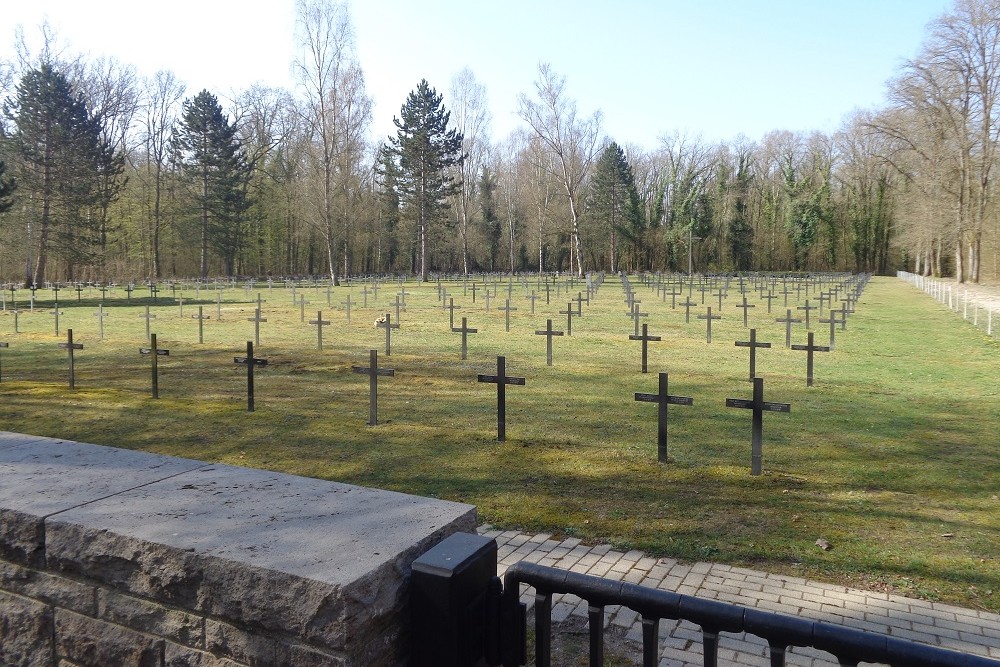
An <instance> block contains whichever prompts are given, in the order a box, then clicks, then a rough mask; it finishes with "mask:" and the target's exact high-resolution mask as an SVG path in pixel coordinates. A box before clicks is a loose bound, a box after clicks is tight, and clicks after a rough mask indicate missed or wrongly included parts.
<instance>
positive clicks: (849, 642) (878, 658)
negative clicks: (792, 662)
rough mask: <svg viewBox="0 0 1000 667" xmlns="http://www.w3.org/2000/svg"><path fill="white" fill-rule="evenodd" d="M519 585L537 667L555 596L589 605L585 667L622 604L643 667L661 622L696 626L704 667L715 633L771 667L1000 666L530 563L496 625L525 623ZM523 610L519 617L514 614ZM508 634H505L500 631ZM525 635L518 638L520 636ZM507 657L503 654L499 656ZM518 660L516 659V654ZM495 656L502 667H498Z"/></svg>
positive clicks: (650, 663)
mask: <svg viewBox="0 0 1000 667" xmlns="http://www.w3.org/2000/svg"><path fill="white" fill-rule="evenodd" d="M521 584H527V585H528V586H531V587H533V588H534V589H535V665H536V666H537V667H549V665H550V664H551V656H550V654H551V637H552V616H551V614H552V596H553V595H556V594H561V593H569V594H572V595H576V596H578V597H580V598H581V599H583V600H585V601H586V602H587V604H588V617H589V626H590V665H591V667H600V666H601V665H603V664H604V656H603V653H604V610H605V607H608V606H611V605H621V606H624V607H628V608H629V609H632V610H634V611H636V612H637V613H638V614H639V615H640V616H641V618H642V664H643V666H644V667H654V666H655V665H657V664H658V663H659V655H658V654H659V650H658V649H659V623H660V621H661V620H663V619H670V620H683V621H690V622H691V623H694V624H695V625H698V626H700V627H701V631H702V637H703V652H704V664H705V665H706V667H715V666H716V665H717V664H718V653H719V634H720V633H723V632H726V633H748V634H751V635H755V636H757V637H761V638H762V639H764V640H766V641H767V643H768V645H769V647H770V659H771V665H772V667H779V666H783V665H784V664H785V652H786V651H787V650H788V648H789V647H813V648H816V649H819V650H822V651H826V652H828V653H831V654H833V655H834V656H835V657H836V658H837V659H838V660H839V661H840V664H841V665H843V666H845V667H846V666H852V667H853V666H856V665H857V664H858V663H859V662H874V663H884V664H889V665H899V666H901V667H932V666H934V667H959V666H965V667H972V666H982V667H986V666H992V667H997V666H1000V661H997V660H991V659H989V658H985V657H980V656H975V655H969V654H965V653H959V652H957V651H950V650H947V649H942V648H937V647H934V646H928V645H925V644H919V643H916V642H912V641H906V640H903V639H898V638H895V637H889V636H886V635H881V634H877V633H874V632H864V631H861V630H855V629H853V628H845V627H842V626H838V625H830V624H828V623H820V622H818V621H810V620H806V619H803V618H797V617H795V616H785V615H783V614H776V613H772V612H766V611H760V610H757V609H751V608H747V607H741V606H739V605H735V604H727V603H724V602H718V601H716V600H707V599H703V598H697V597H693V596H690V595H681V594H679V593H672V592H670V591H663V590H658V589H655V588H648V587H645V586H639V585H637V584H630V583H625V582H620V581H612V580H609V579H602V578H600V577H594V576H590V575H586V574H577V573H575V572H569V571H567V570H560V569H558V568H554V567H546V566H543V565H537V564H534V563H527V562H523V561H522V562H520V563H515V564H514V565H512V566H511V567H510V569H508V570H507V573H506V575H505V576H504V584H503V588H504V594H503V597H502V599H501V600H500V601H499V605H500V608H501V611H500V615H501V618H503V617H506V618H511V619H512V618H516V617H517V616H523V611H524V605H523V604H522V603H521V602H520V588H521ZM518 606H519V607H521V613H517V612H516V611H515V610H514V607H518ZM504 630H506V628H504ZM520 634H522V635H523V633H520ZM504 653H506V655H503V654H504ZM517 653H520V655H517ZM525 653H526V651H523V650H522V651H519V652H518V651H514V650H513V647H508V648H507V650H506V651H503V650H501V651H500V654H499V655H498V654H497V653H494V654H493V655H490V651H489V650H487V662H489V664H492V665H499V664H503V665H505V666H506V667H514V666H515V665H523V664H525V662H526V658H525ZM497 657H499V658H500V660H501V661H502V662H495V660H496V659H497Z"/></svg>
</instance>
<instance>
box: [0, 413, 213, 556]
mask: <svg viewBox="0 0 1000 667" xmlns="http://www.w3.org/2000/svg"><path fill="white" fill-rule="evenodd" d="M0 436H2V440H0V442H2V443H3V446H0V479H3V480H4V484H0V557H3V558H6V559H8V560H12V561H15V562H19V563H24V564H27V565H35V566H39V565H41V564H42V562H43V561H44V539H45V530H44V524H43V520H44V519H45V518H46V517H47V516H51V515H53V514H56V513H58V512H62V511H64V510H67V509H70V508H73V507H77V506H79V505H82V504H84V503H89V502H92V501H94V500H99V499H100V498H104V497H107V496H109V495H111V494H114V493H119V492H121V491H126V490H128V489H131V488H134V487H136V486H139V485H141V484H148V483H150V482H153V481H156V480H159V479H164V478H166V477H169V476H171V475H175V474H177V473H179V472H183V471H186V470H193V469H196V468H198V467H201V466H204V465H205V464H204V463H201V462H198V461H190V460H188V459H179V458H174V457H169V456H158V455H156V454H146V453H143V452H133V451H129V450H125V449H112V448H110V447H100V446H98V445H88V444H84V443H78V442H70V441H65V440H54V439H52V438H38V437H34V436H19V435H18V434H14V433H7V432H3V433H0Z"/></svg>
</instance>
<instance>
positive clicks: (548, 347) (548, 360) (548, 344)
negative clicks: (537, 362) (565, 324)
mask: <svg viewBox="0 0 1000 667" xmlns="http://www.w3.org/2000/svg"><path fill="white" fill-rule="evenodd" d="M535 335H536V336H545V365H546V366H551V365H552V337H553V336H562V335H563V332H562V331H554V330H553V329H552V320H545V329H544V330H543V331H535Z"/></svg>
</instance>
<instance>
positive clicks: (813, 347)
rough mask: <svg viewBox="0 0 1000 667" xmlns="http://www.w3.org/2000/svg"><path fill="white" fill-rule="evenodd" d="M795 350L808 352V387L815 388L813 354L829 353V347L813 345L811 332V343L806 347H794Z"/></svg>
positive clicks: (810, 333)
mask: <svg viewBox="0 0 1000 667" xmlns="http://www.w3.org/2000/svg"><path fill="white" fill-rule="evenodd" d="M792 349H793V350H805V352H806V359H807V361H806V386H807V387H811V386H813V352H829V351H830V347H829V346H828V345H813V332H812V331H810V332H809V343H808V344H806V345H792Z"/></svg>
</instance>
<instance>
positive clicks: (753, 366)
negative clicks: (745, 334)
mask: <svg viewBox="0 0 1000 667" xmlns="http://www.w3.org/2000/svg"><path fill="white" fill-rule="evenodd" d="M736 347H749V348H750V379H751V380H753V379H754V378H755V377H757V348H758V347H765V348H766V347H771V344H770V343H758V342H757V330H756V329H751V330H750V340H749V341H742V340H738V341H736Z"/></svg>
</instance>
